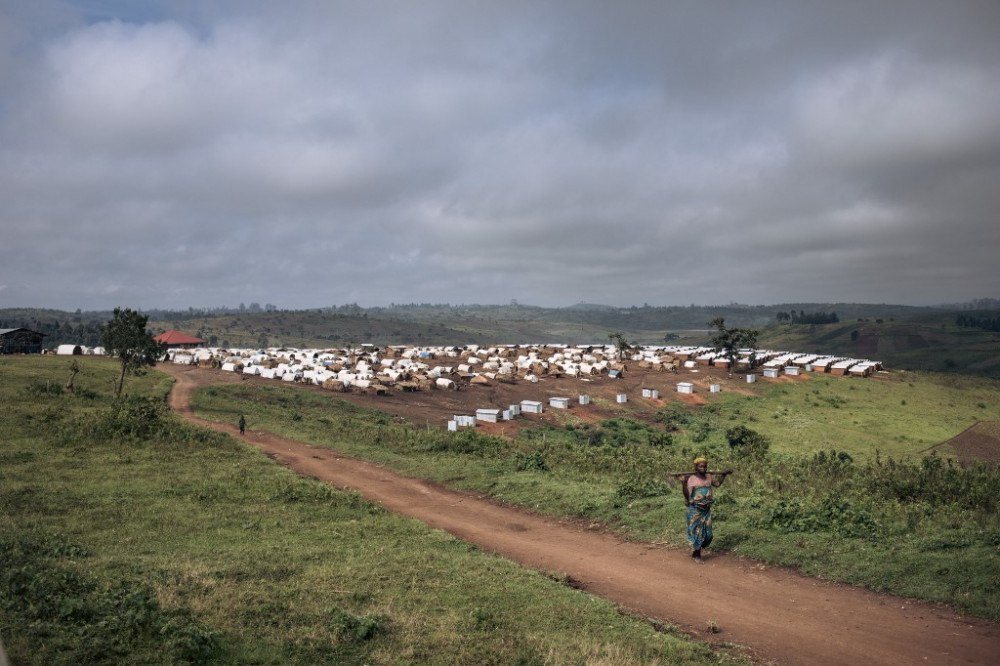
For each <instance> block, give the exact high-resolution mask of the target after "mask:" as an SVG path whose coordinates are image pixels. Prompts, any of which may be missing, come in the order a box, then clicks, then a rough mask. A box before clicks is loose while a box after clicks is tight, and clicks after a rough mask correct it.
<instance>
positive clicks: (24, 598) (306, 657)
mask: <svg viewBox="0 0 1000 666" xmlns="http://www.w3.org/2000/svg"><path fill="white" fill-rule="evenodd" d="M80 362H81V363H82V364H83V367H84V372H83V373H82V374H81V375H80V376H79V377H78V378H77V382H76V384H77V387H78V388H77V394H76V395H69V394H66V393H63V392H61V390H60V387H61V385H62V383H63V382H64V381H65V379H66V377H67V376H68V372H67V366H68V363H69V359H65V358H52V357H46V358H39V357H34V358H30V357H21V358H0V377H2V379H3V381H2V382H0V401H2V404H3V405H4V409H3V411H2V413H0V432H2V433H3V436H2V437H0V635H2V637H3V641H4V644H5V646H6V647H7V650H8V653H9V656H10V657H11V659H12V660H13V662H14V663H39V664H41V663H45V664H52V663H56V664H59V663H64V664H77V663H183V662H206V661H210V662H216V663H282V664H284V663H309V664H314V663H393V664H396V663H413V664H417V663H420V664H423V663H441V664H445V663H447V664H454V663H466V664H489V663H496V664H500V663H505V664H506V663H524V664H533V663H539V664H541V663H553V664H580V663H596V664H640V663H641V664H651V663H715V662H719V661H723V662H731V661H739V659H738V658H737V657H733V656H730V655H727V654H720V653H713V652H711V651H710V650H709V649H708V648H706V647H704V646H703V645H700V644H696V643H693V642H691V641H689V640H688V639H687V638H685V637H684V636H682V635H679V634H678V633H676V632H673V631H666V632H664V631H658V630H656V629H655V628H654V627H653V626H651V625H650V624H648V623H646V622H644V621H641V620H638V619H634V618H630V617H627V616H624V615H622V614H620V613H619V612H617V611H616V609H615V608H614V607H613V606H612V605H611V604H610V603H607V602H605V601H603V600H600V599H597V598H594V597H591V596H589V595H586V594H584V593H582V592H579V591H576V590H573V589H571V588H569V587H567V586H565V585H563V584H561V583H560V582H558V581H557V580H553V579H551V578H550V577H547V576H546V575H543V574H541V573H535V572H531V571H527V570H524V569H522V568H520V567H518V566H515V565H514V564H512V563H510V562H509V561H506V560H504V559H502V558H499V557H494V556H491V555H487V554H484V553H481V552H478V551H477V550H476V549H475V548H472V547H470V546H467V545H466V544H463V543H461V542H459V541H457V540H455V539H453V538H451V537H450V536H448V535H446V534H444V533H442V532H439V531H435V530H430V529H428V528H426V527H425V526H423V525H422V524H420V523H417V522H415V521H412V520H409V519H405V518H401V517H397V516H394V515H391V514H389V513H387V512H385V511H384V510H382V509H380V508H378V507H376V506H373V505H371V504H369V503H367V502H365V501H363V500H362V499H360V498H359V497H358V496H356V495H354V494H350V493H344V492H339V491H337V490H334V489H332V488H330V487H329V486H327V485H325V484H322V483H320V482H317V481H312V480H306V479H302V478H299V477H297V476H296V475H294V474H293V473H291V472H289V471H288V470H286V469H284V468H282V467H280V466H278V465H276V464H275V463H273V462H271V461H270V460H269V459H267V458H266V457H265V456H263V455H261V454H259V453H258V452H256V451H254V450H252V449H250V448H249V447H246V446H244V445H243V444H241V443H239V442H237V441H235V440H234V439H232V438H229V437H227V436H223V435H219V434H216V433H211V432H208V431H205V430H201V429H197V428H194V427H191V426H188V425H186V424H183V423H181V422H180V421H179V420H178V418H177V417H175V416H173V415H171V414H169V413H166V412H165V410H164V408H163V406H162V396H163V395H164V394H165V391H166V390H167V387H168V381H169V380H168V379H167V378H166V377H165V376H164V375H161V374H159V373H153V374H149V375H147V376H145V377H141V378H131V379H130V380H129V383H128V384H127V385H126V391H127V392H128V393H130V394H132V395H134V396H140V397H141V396H145V397H147V398H150V400H142V399H130V400H127V401H124V402H122V403H119V404H117V405H115V404H114V403H113V402H112V400H111V399H110V398H109V397H108V396H109V393H110V387H111V378H112V375H113V371H114V366H113V365H112V364H111V363H109V362H102V361H101V360H99V359H82V360H80ZM275 395H276V396H279V397H280V398H281V399H287V400H291V401H293V402H294V401H296V400H297V399H298V398H297V397H296V396H299V395H301V393H297V392H294V391H291V392H279V393H276V394H275ZM218 397H219V398H220V399H221V394H220V395H219V396H218ZM265 397H268V399H270V396H265ZM251 399H253V398H251ZM324 414H325V415H326V416H325V417H324V418H331V419H334V420H339V416H338V412H337V410H328V411H325V412H324ZM288 416H289V422H290V423H303V422H305V421H304V419H303V420H302V421H292V420H291V418H292V414H291V413H289V414H288ZM252 418H253V419H255V420H257V419H258V418H259V415H258V412H257V411H255V412H254V415H253V416H252ZM309 420H310V422H313V421H315V419H314V418H313V415H312V413H310V415H309ZM348 422H350V421H349V420H348V421H345V422H344V423H348ZM253 425H254V426H255V427H257V426H260V425H261V423H260V422H259V421H258V422H256V423H254V424H253ZM278 425H279V424H277V423H275V426H276V429H279V428H278V427H277V426H278Z"/></svg>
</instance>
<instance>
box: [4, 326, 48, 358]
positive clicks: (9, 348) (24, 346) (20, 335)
mask: <svg viewBox="0 0 1000 666" xmlns="http://www.w3.org/2000/svg"><path fill="white" fill-rule="evenodd" d="M44 337H45V334H44V333H39V332H38V331H32V330H31V329H28V328H0V354H41V353H42V338H44Z"/></svg>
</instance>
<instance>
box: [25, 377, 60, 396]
mask: <svg viewBox="0 0 1000 666" xmlns="http://www.w3.org/2000/svg"><path fill="white" fill-rule="evenodd" d="M22 390H23V391H24V393H25V395H28V396H32V397H36V398H40V397H47V396H55V395H62V394H63V387H62V386H60V385H59V384H57V383H55V382H50V381H35V382H32V383H31V384H28V385H27V386H25V387H24V389H22Z"/></svg>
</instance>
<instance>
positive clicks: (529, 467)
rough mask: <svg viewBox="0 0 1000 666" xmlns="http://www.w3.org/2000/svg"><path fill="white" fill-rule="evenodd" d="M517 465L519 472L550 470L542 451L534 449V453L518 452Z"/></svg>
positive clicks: (515, 459) (515, 458)
mask: <svg viewBox="0 0 1000 666" xmlns="http://www.w3.org/2000/svg"><path fill="white" fill-rule="evenodd" d="M514 461H515V466H516V467H517V471H518V472H527V471H536V472H548V471H549V466H548V464H547V463H546V462H545V458H544V457H543V456H542V454H541V452H539V451H534V452H532V453H518V454H517V455H516V456H515V457H514Z"/></svg>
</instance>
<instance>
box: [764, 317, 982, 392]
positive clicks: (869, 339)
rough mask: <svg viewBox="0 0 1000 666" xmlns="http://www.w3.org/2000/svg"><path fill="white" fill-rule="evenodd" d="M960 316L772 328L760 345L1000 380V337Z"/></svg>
mask: <svg viewBox="0 0 1000 666" xmlns="http://www.w3.org/2000/svg"><path fill="white" fill-rule="evenodd" d="M955 321H956V313H954V312H948V313H934V314H930V313H928V314H924V315H922V316H920V317H917V318H915V319H909V320H902V321H901V320H891V319H881V318H879V319H871V318H862V321H857V318H855V319H854V320H850V321H843V320H842V321H841V322H839V323H837V324H823V325H812V326H811V325H797V324H787V325H773V326H769V327H767V328H765V329H763V330H762V331H761V335H760V337H759V342H760V344H761V346H766V347H769V348H772V349H788V350H802V351H805V352H812V351H822V352H826V353H831V354H840V355H844V356H852V357H855V358H871V359H877V360H880V361H883V362H885V363H886V365H887V366H888V367H890V368H904V369H912V370H938V371H942V372H961V373H963V374H976V375H984V376H988V377H997V378H1000V333H998V332H993V331H987V330H982V329H976V328H969V327H961V326H958V325H957V324H956V323H955Z"/></svg>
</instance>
